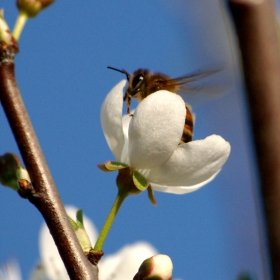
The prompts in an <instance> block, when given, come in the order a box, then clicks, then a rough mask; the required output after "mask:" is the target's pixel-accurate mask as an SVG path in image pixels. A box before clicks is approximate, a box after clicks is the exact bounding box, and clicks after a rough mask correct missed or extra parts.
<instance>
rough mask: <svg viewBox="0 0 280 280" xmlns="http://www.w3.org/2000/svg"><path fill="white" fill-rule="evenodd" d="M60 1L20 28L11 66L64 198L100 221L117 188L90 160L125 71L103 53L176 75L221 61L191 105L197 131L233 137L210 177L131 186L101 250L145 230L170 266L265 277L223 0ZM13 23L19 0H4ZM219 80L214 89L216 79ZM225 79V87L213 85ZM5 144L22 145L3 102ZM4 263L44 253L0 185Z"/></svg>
mask: <svg viewBox="0 0 280 280" xmlns="http://www.w3.org/2000/svg"><path fill="white" fill-rule="evenodd" d="M68 2H69V1H56V2H55V4H54V5H52V6H51V7H50V8H48V9H47V10H45V11H44V12H42V13H41V14H40V15H39V16H38V17H37V18H35V19H31V20H29V21H28V22H27V25H26V27H25V29H24V31H23V34H22V36H21V38H20V52H19V54H18V55H17V57H16V75H17V81H18V84H19V88H20V90H21V93H22V96H23V99H24V102H25V104H26V107H27V109H28V111H29V114H30V118H31V120H32V122H33V125H34V128H35V130H36V133H37V135H38V138H39V140H40V143H41V146H42V149H43V151H44V153H45V157H46V159H47V162H48V164H49V167H50V170H51V172H52V175H53V177H54V180H55V182H56V184H57V187H58V190H59V193H60V196H61V198H62V200H63V202H64V203H65V204H73V205H75V206H77V207H80V208H82V209H83V210H84V212H85V213H86V215H87V216H88V217H90V218H91V219H92V220H93V222H94V223H95V225H96V226H97V228H98V229H99V230H100V229H101V227H102V225H103V222H104V220H105V218H106V216H107V214H108V212H109V209H110V207H111V205H112V203H113V200H114V198H115V195H116V192H117V189H116V186H115V177H116V174H114V173H110V174H108V173H103V172H101V171H100V170H99V169H98V168H97V167H96V165H97V164H98V163H101V162H105V161H107V160H111V159H114V157H113V155H112V153H111V151H110V150H109V148H108V146H107V143H106V141H105V138H104V136H103V133H102V129H101V125H100V108H101V104H102V102H103V100H104V98H105V96H106V94H107V93H108V91H109V90H110V89H111V88H112V87H113V86H114V85H115V84H116V83H117V82H118V81H120V80H121V79H123V78H124V77H123V76H122V75H121V74H120V73H117V72H113V71H111V70H108V69H106V67H107V66H108V65H110V66H113V67H116V68H121V69H122V68H123V69H126V70H127V71H128V72H133V71H135V70H136V69H138V68H149V69H151V70H153V71H160V72H163V73H165V74H168V75H170V76H171V77H178V76H182V75H186V74H188V73H193V72H197V71H204V70H209V69H222V70H221V72H220V73H219V74H218V75H216V76H217V77H216V78H215V79H214V78H213V79H212V78H209V79H208V81H207V84H208V85H209V86H211V89H210V90H209V91H208V90H207V87H206V86H201V88H203V89H204V91H203V92H202V93H201V94H200V96H202V98H200V99H205V101H204V102H201V103H200V104H199V105H197V106H196V107H195V108H194V112H195V114H196V126H195V136H194V138H195V139H202V138H205V137H206V136H208V135H211V134H219V135H221V136H222V137H223V138H225V139H226V140H227V141H229V142H230V144H231V146H232V152H231V155H230V158H229V160H228V162H227V163H226V164H225V166H224V168H223V169H222V171H221V172H220V174H219V175H218V176H217V178H216V179H215V180H214V181H212V182H211V183H210V184H208V185H206V186H205V187H204V188H202V189H200V190H199V191H197V192H194V193H191V194H187V195H182V196H178V195H171V194H162V193H156V198H157V201H158V206H157V207H154V206H152V205H151V204H150V203H149V201H148V199H147V194H146V193H143V194H141V195H139V196H135V197H130V198H129V199H127V201H125V202H124V205H123V206H122V208H121V210H120V213H119V214H118V217H117V219H116V221H115V223H114V225H113V227H112V230H111V232H110V233H109V236H108V238H107V240H106V242H105V246H104V251H105V253H106V254H110V253H113V252H115V251H117V250H118V249H120V248H121V247H122V246H123V245H124V244H126V243H133V242H135V241H137V240H146V241H148V242H150V243H151V244H153V245H154V246H155V247H156V248H157V250H158V251H159V252H160V253H164V254H168V255H169V256H170V257H171V258H172V260H173V265H174V274H173V275H174V278H175V277H178V278H182V279H198V280H199V279H221V280H222V279H236V277H237V275H238V274H239V273H240V272H242V271H247V272H250V273H251V274H252V275H254V276H257V277H258V279H264V277H265V276H264V275H265V273H267V271H265V268H264V265H263V254H264V253H263V252H265V250H266V249H265V246H264V243H265V241H264V240H265V238H263V237H262V230H261V228H262V227H261V226H262V218H261V217H262V212H261V208H260V203H259V194H258V184H259V183H258V179H257V175H256V174H257V173H256V166H255V158H254V155H253V143H252V141H251V134H250V127H249V125H248V113H247V109H246V104H245V100H244V95H243V91H242V89H243V88H242V84H241V83H240V80H241V78H240V73H239V70H238V65H237V62H236V61H237V60H236V46H235V39H234V37H233V36H232V32H231V27H230V21H229V20H228V18H227V17H228V16H227V13H226V12H225V11H224V12H223V13H221V6H220V4H219V1H208V0H199V1H198V0H189V1H183V0H178V1H176V2H173V3H172V4H170V3H169V1H164V0H162V1H160V0H154V1H149V0H144V1H124V0H120V1H110V2H109V1H79V2H78V1H75V3H74V2H73V3H71V4H70V5H69V3H68ZM1 5H2V7H3V8H4V9H5V18H6V20H7V22H8V24H9V26H10V28H12V27H13V25H14V22H15V19H16V16H17V10H16V8H15V7H14V5H13V4H12V3H11V1H5V2H4V1H2V3H1ZM216 88H217V89H219V90H216V91H217V92H219V93H221V92H225V94H224V95H223V96H222V97H220V98H212V97H213V95H215V91H213V89H216ZM220 89H222V91H221V90H220ZM0 128H1V134H0V154H4V153H5V152H7V151H9V152H15V153H17V154H19V152H18V149H17V146H16V144H15V141H14V139H13V136H12V134H11V131H10V128H9V126H8V124H7V120H6V117H5V115H4V113H3V111H2V109H1V110H0ZM0 214H1V220H0V229H1V230H0V248H1V249H0V263H3V262H5V261H6V260H7V259H9V258H17V259H18V261H19V263H20V266H21V269H22V274H23V278H24V279H28V276H29V272H30V270H31V269H32V267H33V266H34V265H35V263H36V261H37V260H38V258H39V253H38V231H39V228H40V226H41V223H42V221H43V220H42V217H41V215H40V213H39V212H38V211H37V210H36V209H35V208H34V207H33V205H31V204H30V203H29V202H28V201H26V200H23V199H21V198H20V197H19V196H18V195H17V194H16V193H14V192H13V191H11V190H10V189H6V188H4V187H2V188H0Z"/></svg>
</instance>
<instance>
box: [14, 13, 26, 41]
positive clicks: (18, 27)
mask: <svg viewBox="0 0 280 280" xmlns="http://www.w3.org/2000/svg"><path fill="white" fill-rule="evenodd" d="M27 20H28V16H27V14H25V13H22V12H20V13H19V15H18V18H17V21H16V24H15V27H14V31H13V36H14V38H15V39H16V40H17V41H18V40H19V37H20V34H21V32H22V30H23V27H24V25H25V23H26V21H27Z"/></svg>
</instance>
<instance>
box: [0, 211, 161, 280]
mask: <svg viewBox="0 0 280 280" xmlns="http://www.w3.org/2000/svg"><path fill="white" fill-rule="evenodd" d="M65 208H66V212H67V214H68V215H69V216H70V217H71V218H72V219H74V220H75V217H76V212H77V210H78V209H77V208H75V207H73V206H67V207H65ZM83 219H84V226H85V229H86V231H87V234H88V236H89V238H90V241H91V243H92V244H94V243H95V241H96V239H97V235H98V234H97V230H96V228H95V226H94V224H93V223H92V222H91V221H90V220H89V219H88V218H87V217H86V216H85V215H84V218H83ZM39 247H40V248H39V249H40V257H41V260H40V262H39V264H38V265H37V266H36V267H35V269H34V270H33V272H32V275H31V280H67V279H69V276H68V274H67V271H66V269H65V267H64V264H63V262H62V260H61V258H60V255H59V253H58V250H57V248H56V246H55V243H54V241H53V238H52V236H51V235H50V233H49V230H48V227H47V226H46V224H45V223H44V224H43V226H42V228H41V230H40V236H39ZM156 253H157V251H156V249H155V248H154V247H153V246H152V245H150V244H149V243H147V242H144V241H141V242H140V241H139V242H136V243H135V244H131V245H126V246H124V247H123V248H122V249H121V250H119V251H118V252H116V253H115V254H112V255H110V254H108V256H107V255H105V256H104V257H103V258H102V259H101V260H100V262H99V264H98V268H99V279H100V280H109V279H110V280H126V279H127V280H129V279H130V280H131V279H132V278H133V276H134V275H135V273H136V272H137V271H138V268H139V266H140V265H141V263H142V262H143V260H144V259H146V258H149V257H151V256H153V255H155V254H156ZM0 280H2V279H1V278H0ZM5 280H6V279H5ZM7 280H10V279H9V278H7ZM13 280H14V279H13ZM19 280H20V279H19Z"/></svg>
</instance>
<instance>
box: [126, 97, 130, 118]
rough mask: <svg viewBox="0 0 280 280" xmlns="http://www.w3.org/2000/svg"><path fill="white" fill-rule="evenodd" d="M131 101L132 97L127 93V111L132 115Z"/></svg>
mask: <svg viewBox="0 0 280 280" xmlns="http://www.w3.org/2000/svg"><path fill="white" fill-rule="evenodd" d="M130 103H131V97H130V96H129V95H127V96H126V108H127V110H126V113H127V114H128V115H131V114H130Z"/></svg>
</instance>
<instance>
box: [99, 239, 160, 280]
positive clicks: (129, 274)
mask: <svg viewBox="0 0 280 280" xmlns="http://www.w3.org/2000/svg"><path fill="white" fill-rule="evenodd" d="M155 254H157V252H156V250H155V248H154V247H152V246H151V245H150V244H149V243H147V242H137V243H135V244H131V245H127V246H125V247H124V248H122V249H121V250H119V251H118V252H117V253H115V254H113V255H110V256H108V257H106V256H105V257H104V258H102V259H101V261H100V263H99V264H98V267H99V279H100V280H111V279H114V280H124V279H133V277H134V275H135V274H136V272H137V271H138V268H139V266H140V265H141V263H142V262H143V261H144V260H145V259H147V258H149V257H151V256H153V255H155Z"/></svg>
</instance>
